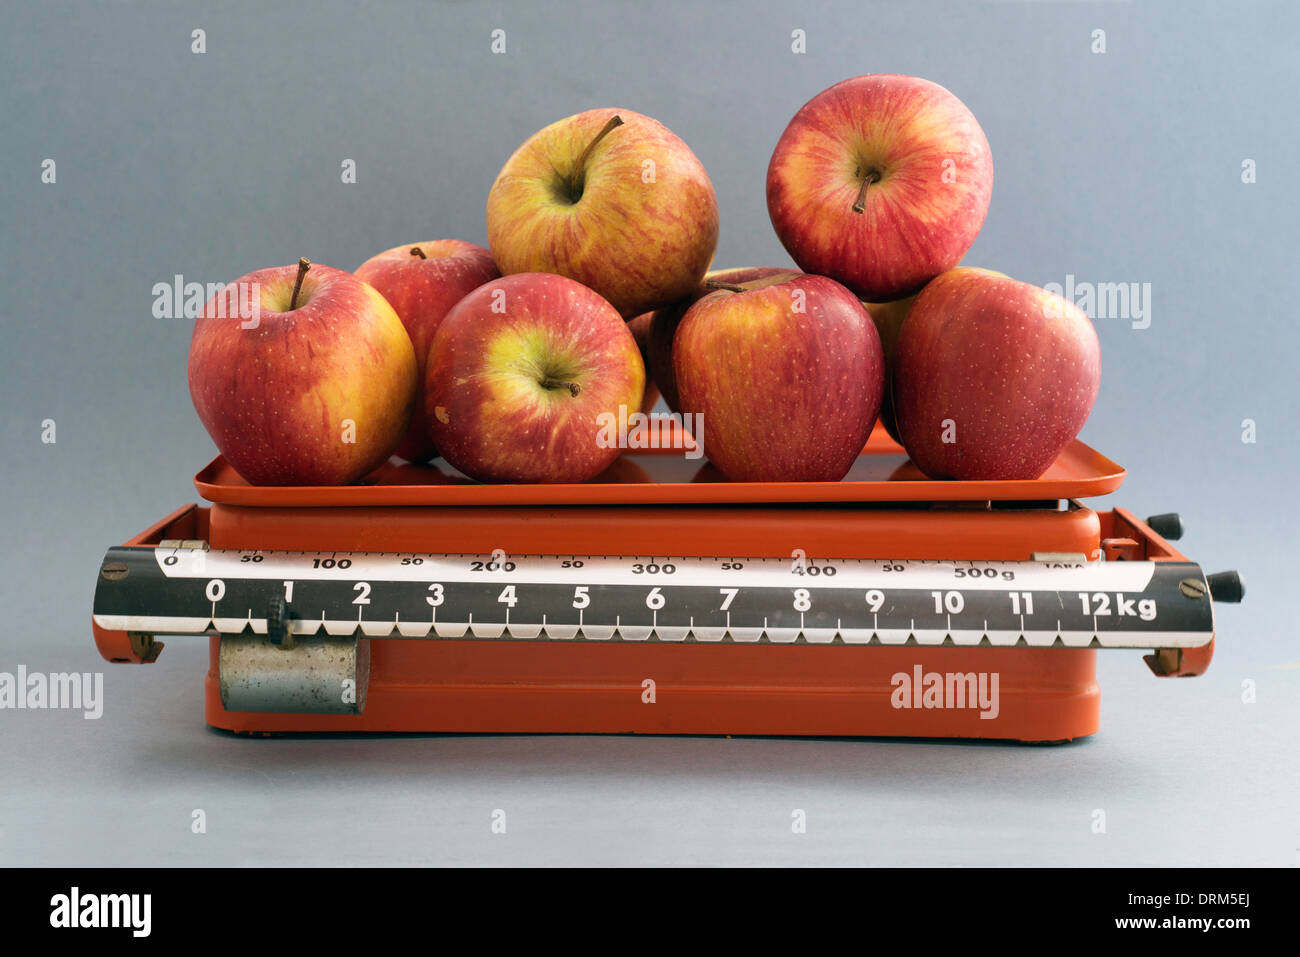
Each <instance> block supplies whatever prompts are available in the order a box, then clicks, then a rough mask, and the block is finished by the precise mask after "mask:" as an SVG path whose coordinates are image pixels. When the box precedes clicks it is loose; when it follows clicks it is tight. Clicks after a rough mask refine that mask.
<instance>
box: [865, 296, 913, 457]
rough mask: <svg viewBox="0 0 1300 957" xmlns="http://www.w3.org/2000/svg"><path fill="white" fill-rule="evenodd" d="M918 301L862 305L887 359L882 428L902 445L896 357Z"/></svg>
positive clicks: (881, 410)
mask: <svg viewBox="0 0 1300 957" xmlns="http://www.w3.org/2000/svg"><path fill="white" fill-rule="evenodd" d="M915 301H916V296H907V297H906V298H904V299H895V300H894V301H893V302H864V303H863V304H862V305H863V306H864V307H865V308H866V310H867V313H868V314H869V315H870V316H871V320H872V322H874V323H875V324H876V332H878V333H879V334H880V349H881V352H882V353H883V354H884V357H885V392H884V397H883V398H882V399H881V400H880V424H881V425H883V426H884V427H885V431H886V432H888V433H889V437H890V438H891V439H893V440H894V441H895V442H899V438H898V426H897V425H896V424H895V422H894V399H893V392H894V376H895V372H894V357H895V355H896V353H897V351H898V335H899V333H900V332H902V329H903V320H904V319H906V318H907V310H908V309H910V308H911V306H912V303H913V302H915ZM899 444H902V443H901V442H899Z"/></svg>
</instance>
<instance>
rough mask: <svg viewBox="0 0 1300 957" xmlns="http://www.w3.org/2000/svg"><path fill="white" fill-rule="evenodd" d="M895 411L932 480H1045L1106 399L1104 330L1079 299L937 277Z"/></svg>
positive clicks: (919, 306)
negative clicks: (1100, 336)
mask: <svg viewBox="0 0 1300 957" xmlns="http://www.w3.org/2000/svg"><path fill="white" fill-rule="evenodd" d="M895 368H896V375H895V380H894V402H895V406H894V413H895V416H896V418H897V425H898V430H899V436H900V438H901V440H902V444H903V447H904V448H905V449H907V452H908V454H909V455H910V456H911V457H912V461H913V462H914V463H915V464H916V466H917V468H919V469H920V470H921V471H922V472H924V473H925V474H926V475H928V476H930V477H931V478H955V479H1034V478H1038V477H1039V476H1040V475H1042V474H1043V472H1045V471H1046V470H1047V468H1048V466H1050V465H1051V464H1052V462H1054V461H1055V460H1056V457H1057V456H1058V455H1060V453H1061V452H1062V450H1064V448H1065V447H1066V446H1067V445H1068V444H1069V443H1070V441H1071V440H1072V439H1073V438H1074V437H1075V436H1076V435H1078V434H1079V430H1080V429H1081V428H1083V424H1084V422H1085V421H1087V418H1088V414H1089V412H1091V410H1092V405H1093V402H1094V401H1095V400H1096V398H1097V389H1098V386H1099V384H1100V378H1101V352H1100V347H1099V344H1098V341H1097V332H1096V330H1095V329H1094V328H1093V325H1092V322H1091V320H1089V318H1088V316H1087V315H1086V314H1085V313H1084V312H1083V310H1081V309H1080V308H1079V307H1078V306H1076V305H1075V304H1074V303H1072V302H1070V301H1069V300H1067V299H1064V298H1063V297H1061V296H1057V295H1054V294H1053V293H1050V292H1048V291H1047V290H1045V289H1041V288H1039V287H1038V286H1033V285H1030V284H1029V283H1025V282H1018V281H1016V280H1015V279H1010V278H1008V277H1006V276H1003V275H1001V274H998V273H993V272H990V271H988V270H984V269H971V268H960V269H953V270H950V271H949V272H946V273H944V274H943V275H941V276H939V277H937V278H936V279H934V280H932V281H931V282H930V283H929V284H928V285H926V287H925V288H924V289H922V290H921V293H920V294H919V295H918V296H917V297H916V301H915V302H914V303H912V307H911V309H909V310H908V312H907V320H906V321H905V322H904V323H903V327H902V332H901V334H900V335H899V337H898V345H897V353H896V359H895Z"/></svg>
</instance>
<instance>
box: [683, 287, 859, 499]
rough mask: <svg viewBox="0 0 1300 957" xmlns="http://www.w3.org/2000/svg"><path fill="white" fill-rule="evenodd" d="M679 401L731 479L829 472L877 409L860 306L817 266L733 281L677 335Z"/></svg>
mask: <svg viewBox="0 0 1300 957" xmlns="http://www.w3.org/2000/svg"><path fill="white" fill-rule="evenodd" d="M673 369H674V372H675V375H676V380H677V390H678V396H679V398H680V400H681V407H682V411H683V412H689V413H698V414H700V415H702V416H703V424H704V436H703V446H704V454H705V455H706V456H707V457H708V459H709V461H710V462H712V463H713V464H714V465H715V466H717V468H718V469H719V470H720V471H721V472H722V473H723V474H724V475H726V476H727V477H728V478H729V479H731V480H733V481H759V482H763V481H770V482H791V481H808V482H836V481H839V480H840V479H842V478H843V477H844V476H845V474H847V472H848V470H849V468H850V467H851V466H852V465H853V462H854V460H855V459H856V458H857V456H858V454H859V453H860V452H861V451H862V447H863V445H864V444H865V443H866V440H867V436H868V435H870V433H871V427H872V425H873V424H874V423H875V421H876V414H877V412H878V411H879V409H880V397H881V390H882V388H883V384H884V358H883V356H882V354H881V350H880V336H879V334H878V333H877V332H876V327H875V324H874V323H873V322H872V321H871V317H870V316H869V315H868V314H867V311H866V309H864V308H863V306H862V303H860V302H859V301H858V299H857V297H855V296H854V295H853V293H851V292H850V291H849V290H848V289H846V288H844V287H843V286H841V285H840V284H839V283H837V282H835V281H833V280H831V279H827V278H825V277H824V276H806V275H795V276H793V277H790V276H788V275H785V276H783V275H775V276H768V277H766V278H763V279H757V280H754V281H751V282H747V283H741V284H736V285H729V287H728V288H722V289H717V290H715V291H713V292H710V293H709V294H708V295H706V296H704V297H703V298H702V299H700V300H699V301H698V302H696V303H695V304H694V305H693V306H691V307H690V308H689V309H688V310H687V311H686V315H685V316H683V317H682V321H681V324H680V325H679V326H678V327H677V334H676V336H675V337H674V339H673Z"/></svg>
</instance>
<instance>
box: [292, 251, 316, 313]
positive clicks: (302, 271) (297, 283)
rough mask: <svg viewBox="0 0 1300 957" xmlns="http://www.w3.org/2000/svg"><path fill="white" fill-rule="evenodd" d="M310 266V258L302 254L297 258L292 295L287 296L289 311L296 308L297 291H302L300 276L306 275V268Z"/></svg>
mask: <svg viewBox="0 0 1300 957" xmlns="http://www.w3.org/2000/svg"><path fill="white" fill-rule="evenodd" d="M310 268H311V260H310V259H308V258H307V257H306V256H303V257H302V258H301V259H299V260H298V278H297V279H295V280H294V283H293V295H292V296H290V297H289V311H290V312H293V311H294V310H295V309H297V308H298V293H299V292H301V291H302V277H303V276H305V275H307V270H308V269H310Z"/></svg>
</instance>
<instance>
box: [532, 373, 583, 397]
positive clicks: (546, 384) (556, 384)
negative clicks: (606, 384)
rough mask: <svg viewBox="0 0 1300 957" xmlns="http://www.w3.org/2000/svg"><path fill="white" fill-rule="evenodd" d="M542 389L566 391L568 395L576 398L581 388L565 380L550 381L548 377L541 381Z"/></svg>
mask: <svg viewBox="0 0 1300 957" xmlns="http://www.w3.org/2000/svg"><path fill="white" fill-rule="evenodd" d="M542 388H543V389H568V390H569V395H574V396H576V395H577V394H578V393H579V392H581V391H582V386H580V385H578V383H576V382H569V381H568V380H567V379H552V378H550V377H549V376H548V377H547V378H545V379H543V380H542Z"/></svg>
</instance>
